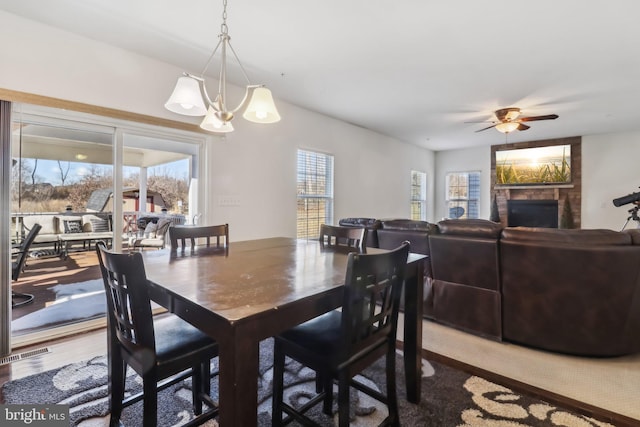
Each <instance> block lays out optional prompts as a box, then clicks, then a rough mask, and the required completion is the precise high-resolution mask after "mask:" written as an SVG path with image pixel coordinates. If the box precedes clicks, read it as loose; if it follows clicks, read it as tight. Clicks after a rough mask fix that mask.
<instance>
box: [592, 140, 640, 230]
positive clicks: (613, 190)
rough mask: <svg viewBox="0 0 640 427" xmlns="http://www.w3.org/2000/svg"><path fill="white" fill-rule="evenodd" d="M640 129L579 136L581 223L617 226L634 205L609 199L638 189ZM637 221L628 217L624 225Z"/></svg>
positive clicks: (612, 227)
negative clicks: (627, 222) (618, 204)
mask: <svg viewBox="0 0 640 427" xmlns="http://www.w3.org/2000/svg"><path fill="white" fill-rule="evenodd" d="M638 186H640V131H638V132H632V133H618V134H607V135H591V136H584V137H583V138H582V224H583V225H582V227H583V228H609V229H612V230H619V229H621V228H622V226H623V225H624V223H625V221H626V220H627V217H629V212H628V210H629V209H631V208H632V207H633V206H634V205H633V204H627V205H624V206H620V207H615V206H614V205H613V202H612V200H613V199H616V198H618V197H622V196H626V195H627V194H630V193H634V192H638V191H640V189H638ZM637 226H638V222H635V221H630V223H629V224H628V225H627V228H635V227H637Z"/></svg>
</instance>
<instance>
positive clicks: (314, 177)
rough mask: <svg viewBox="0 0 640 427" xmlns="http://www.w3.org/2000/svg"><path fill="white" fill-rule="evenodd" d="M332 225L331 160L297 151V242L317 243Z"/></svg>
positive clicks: (304, 151)
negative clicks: (323, 230) (323, 227)
mask: <svg viewBox="0 0 640 427" xmlns="http://www.w3.org/2000/svg"><path fill="white" fill-rule="evenodd" d="M332 223H333V156H331V155H328V154H322V153H316V152H314V151H306V150H298V212H297V233H296V235H297V237H298V239H317V238H318V236H319V234H320V224H332Z"/></svg>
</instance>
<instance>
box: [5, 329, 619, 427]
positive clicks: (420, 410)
mask: <svg viewBox="0 0 640 427" xmlns="http://www.w3.org/2000/svg"><path fill="white" fill-rule="evenodd" d="M272 349H273V346H272V340H265V341H263V342H262V343H261V345H260V354H261V357H260V371H259V378H258V390H259V391H258V401H259V408H258V425H259V426H260V427H262V426H269V425H270V424H271V421H270V420H271V394H270V393H271V386H272ZM401 360H402V359H401V355H400V354H398V356H397V362H398V363H397V370H398V375H397V381H398V383H397V385H398V397H399V405H400V418H401V425H402V426H408V427H411V426H416V427H418V426H419V427H425V426H438V427H454V426H460V427H484V426H496V427H519V426H536V427H537V426H566V427H572V426H575V427H604V426H607V427H609V426H611V425H610V424H607V423H602V422H599V421H596V420H594V419H591V418H588V417H584V416H582V415H579V414H576V413H572V412H570V411H567V410H564V409H562V408H558V407H556V406H554V405H550V404H547V403H545V402H542V401H540V400H536V399H533V398H529V397H527V396H523V395H521V394H518V393H515V392H513V391H512V390H510V389H508V388H505V387H502V386H500V385H497V384H494V383H491V382H489V381H487V380H485V379H482V378H480V377H476V376H470V375H468V374H466V373H464V372H461V371H458V370H455V369H452V368H449V367H447V366H444V365H441V364H438V363H435V362H429V361H426V360H423V366H422V371H423V378H422V400H421V402H420V403H419V404H417V405H416V404H412V403H409V402H407V401H406V398H405V391H404V380H403V379H404V372H403V368H402V362H401ZM106 363H107V360H106V357H104V356H100V357H97V358H94V359H92V360H88V361H84V362H80V363H74V364H70V365H67V366H65V367H63V368H60V369H56V370H52V371H48V372H45V373H42V374H38V375H34V376H31V377H26V378H23V379H19V380H15V381H11V382H8V383H6V384H5V385H4V387H3V395H4V399H5V402H6V403H9V404H36V403H37V404H65V405H69V407H70V419H71V425H72V426H82V427H94V426H107V425H108V420H109V417H108V395H107V364H106ZM212 365H213V368H214V369H217V359H214V360H213V362H212ZM286 369H287V374H286V380H285V382H286V384H287V389H286V392H285V398H286V399H288V401H289V402H292V403H293V404H296V403H301V402H304V401H305V400H307V399H308V397H309V396H311V395H312V394H313V391H314V390H315V382H314V376H313V372H311V371H309V370H308V369H306V368H303V367H301V366H300V365H299V364H297V363H295V362H292V361H288V363H287V366H286ZM360 379H361V381H365V382H367V383H369V384H370V385H371V386H373V387H375V388H378V389H380V390H384V389H385V388H384V363H383V360H382V359H381V360H380V361H378V362H377V363H376V364H374V365H373V366H372V367H370V368H369V369H367V370H366V371H365V372H364V373H363V375H362V376H361V378H360ZM211 386H212V397H213V398H214V400H216V398H217V396H218V387H217V380H216V379H215V377H214V379H213V380H212V384H211ZM140 387H141V384H140V380H139V377H138V376H137V375H135V373H133V372H132V371H131V372H129V373H128V375H127V389H128V390H130V391H134V390H136V389H139V388H140ZM190 387H191V384H190V380H186V381H184V382H182V383H179V384H176V385H174V386H172V387H171V388H169V389H166V390H164V391H162V392H161V393H160V394H159V397H158V399H159V403H158V412H159V415H158V425H159V426H177V425H180V424H183V423H185V422H186V421H188V420H189V419H191V418H192V417H193V414H192V411H191V391H190ZM351 401H352V408H351V410H352V420H351V425H353V426H377V425H378V424H379V423H380V422H381V421H382V420H383V419H384V418H385V417H386V413H387V410H386V407H385V406H384V405H381V404H379V403H377V402H375V401H372V400H370V399H369V398H368V397H367V396H365V395H360V393H358V392H355V391H354V392H353V393H352V397H351ZM320 406H321V405H320ZM141 416H142V404H141V403H137V404H135V405H132V406H131V407H129V408H126V409H125V411H124V413H123V417H122V422H123V424H124V425H125V426H135V425H140V419H141ZM313 416H314V417H317V420H319V421H320V423H321V425H323V426H333V425H335V424H334V420H333V419H331V418H330V417H328V416H325V415H324V414H322V412H321V411H320V410H319V408H318V410H317V411H316V412H315V413H314V414H313ZM205 425H207V426H216V425H217V422H216V421H215V420H212V421H209V422H208V423H207V424H205ZM294 425H295V424H294ZM611 427H612V426H611Z"/></svg>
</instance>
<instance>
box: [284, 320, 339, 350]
mask: <svg viewBox="0 0 640 427" xmlns="http://www.w3.org/2000/svg"><path fill="white" fill-rule="evenodd" d="M341 322H342V312H340V311H338V310H334V311H330V312H329V313H325V314H323V315H321V316H318V317H315V318H313V319H311V320H308V321H306V322H305V323H302V324H301V325H298V326H295V327H293V328H291V329H289V330H287V331H285V332H283V333H281V334H280V337H281V338H284V339H285V340H287V341H292V342H295V343H296V344H298V345H300V346H302V347H305V348H306V349H308V350H311V351H312V352H318V353H319V354H335V353H336V350H337V349H338V348H339V347H340V346H341V345H342V340H341V329H340V326H341Z"/></svg>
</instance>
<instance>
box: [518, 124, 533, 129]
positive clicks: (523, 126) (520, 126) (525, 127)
mask: <svg viewBox="0 0 640 427" xmlns="http://www.w3.org/2000/svg"><path fill="white" fill-rule="evenodd" d="M530 127H531V126H527V125H525V124H524V123H520V124H519V125H518V127H517V128H516V129H518V130H527V129H529V128H530Z"/></svg>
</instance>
